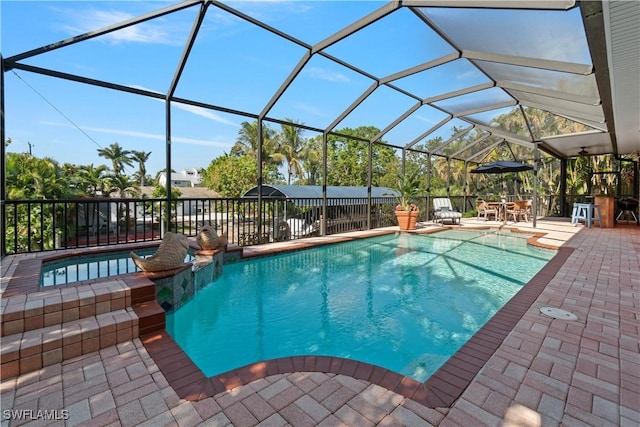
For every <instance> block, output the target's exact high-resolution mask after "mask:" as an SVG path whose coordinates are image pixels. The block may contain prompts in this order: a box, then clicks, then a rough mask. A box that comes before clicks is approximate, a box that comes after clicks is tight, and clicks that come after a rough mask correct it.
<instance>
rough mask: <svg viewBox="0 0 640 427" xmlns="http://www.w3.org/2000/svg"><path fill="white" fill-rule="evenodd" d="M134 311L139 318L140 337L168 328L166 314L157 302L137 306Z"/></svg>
mask: <svg viewBox="0 0 640 427" xmlns="http://www.w3.org/2000/svg"><path fill="white" fill-rule="evenodd" d="M133 310H134V311H135V313H136V315H137V316H138V333H139V336H143V335H146V334H151V333H154V332H159V331H163V330H164V328H165V326H166V313H165V311H164V309H163V308H162V307H160V304H158V303H157V302H156V301H147V302H143V303H140V304H135V305H134V306H133Z"/></svg>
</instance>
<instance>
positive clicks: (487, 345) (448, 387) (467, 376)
mask: <svg viewBox="0 0 640 427" xmlns="http://www.w3.org/2000/svg"><path fill="white" fill-rule="evenodd" d="M440 229H442V228H440ZM541 234H543V233H541ZM572 252H573V249H572V248H567V247H561V248H559V249H558V252H557V253H556V255H555V256H554V257H553V258H552V259H551V260H550V261H549V263H547V265H546V266H545V267H543V268H542V270H540V271H539V272H538V273H537V274H536V275H535V276H534V277H533V278H532V279H531V280H530V281H529V282H528V283H527V284H526V285H525V286H524V287H523V288H522V289H521V290H520V291H519V292H518V293H517V294H516V295H515V296H514V297H513V298H512V299H511V300H510V301H509V302H507V304H506V305H505V306H504V307H502V309H500V310H499V311H498V312H497V313H496V314H495V315H494V316H493V317H492V318H491V319H490V320H489V321H488V322H487V323H486V324H485V325H484V326H483V327H482V328H481V329H480V330H479V331H478V332H477V333H476V334H475V335H474V336H473V337H471V339H470V340H469V341H468V342H467V343H465V344H464V345H463V346H462V347H461V348H460V349H459V350H458V351H457V352H456V353H455V354H454V355H453V356H452V357H451V358H450V359H449V360H448V361H447V362H445V364H444V365H442V366H441V367H440V368H439V369H438V370H437V371H436V372H435V373H434V374H433V375H432V376H431V377H430V378H429V379H428V380H427V381H425V382H423V383H421V382H418V381H416V380H414V379H411V378H409V377H407V376H404V375H401V374H398V373H396V372H393V371H390V370H388V369H385V368H381V367H378V366H374V365H370V364H368V363H363V362H358V361H355V360H350V359H343V358H339V357H328V356H313V355H310V356H292V357H283V358H279V359H272V360H266V361H261V362H258V363H254V364H250V365H247V366H244V367H241V368H238V369H235V370H233V371H229V372H225V373H223V374H220V375H216V376H213V377H210V378H207V377H206V376H205V375H204V373H203V372H202V371H201V370H200V369H199V368H198V367H197V366H196V365H195V364H194V363H193V362H192V361H191V359H190V358H189V357H188V356H187V355H186V354H185V353H184V352H183V351H182V349H180V347H179V346H178V345H177V344H176V343H175V341H174V340H173V338H171V336H170V335H169V334H168V333H167V332H166V331H159V332H156V333H151V334H146V335H141V337H140V339H141V341H142V343H143V344H144V346H145V348H146V349H147V351H148V352H149V354H150V355H151V357H152V358H153V359H154V361H155V362H156V364H157V366H158V368H159V369H160V371H161V372H162V373H163V375H164V376H165V378H166V379H167V381H168V382H169V384H170V385H171V386H172V388H173V389H174V390H175V391H176V393H177V394H178V396H180V397H181V398H183V399H186V400H189V401H199V400H202V399H206V398H208V397H211V396H214V395H216V394H217V393H220V392H224V391H229V390H232V389H234V388H236V387H239V386H242V385H246V384H248V383H250V382H252V381H255V380H258V379H262V378H265V377H267V376H270V375H276V374H287V373H292V372H322V373H329V374H343V375H348V376H351V377H353V378H356V379H361V380H365V381H368V382H370V383H372V384H376V385H379V386H381V387H384V388H386V389H388V390H391V391H393V392H396V393H398V394H401V395H402V396H404V397H406V398H409V399H412V400H414V401H416V402H417V403H420V404H422V405H424V406H426V407H429V408H438V407H449V406H451V405H452V404H453V403H454V402H455V401H456V399H458V397H460V395H461V394H462V392H463V391H464V390H465V389H466V388H467V386H468V385H469V384H470V382H471V381H472V380H473V378H474V377H475V376H476V374H478V372H480V370H481V368H482V367H483V366H484V365H485V363H486V362H487V361H488V360H489V358H490V357H491V356H492V355H493V353H494V352H495V351H496V350H497V349H498V347H499V346H500V345H501V344H502V342H503V341H504V339H505V338H506V337H507V335H508V334H509V333H510V332H511V330H512V329H513V328H514V326H515V325H516V323H517V322H518V321H519V320H520V319H521V318H522V317H523V315H524V314H525V313H526V312H527V311H528V310H529V309H530V308H531V306H532V304H533V303H534V302H535V300H536V299H537V298H538V296H539V295H540V294H541V293H542V291H543V290H544V288H545V287H546V286H547V284H548V283H549V281H550V280H551V279H552V278H553V277H554V276H555V275H556V273H557V272H558V270H559V269H560V267H561V266H562V265H563V264H564V263H565V261H566V260H567V259H568V258H569V256H570V255H571V253H572Z"/></svg>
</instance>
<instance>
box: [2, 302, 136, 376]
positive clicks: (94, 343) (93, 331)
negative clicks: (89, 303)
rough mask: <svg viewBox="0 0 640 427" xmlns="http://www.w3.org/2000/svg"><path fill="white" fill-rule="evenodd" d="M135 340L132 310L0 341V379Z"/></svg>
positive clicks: (134, 318) (109, 313)
mask: <svg viewBox="0 0 640 427" xmlns="http://www.w3.org/2000/svg"><path fill="white" fill-rule="evenodd" d="M138 336H139V332H138V316H137V315H136V313H135V312H134V310H133V309H132V308H123V309H120V310H115V311H110V312H107V313H101V314H96V315H94V316H88V317H84V318H82V319H76V320H72V321H70V322H64V323H60V324H57V325H51V326H47V327H44V328H40V329H34V330H29V331H25V332H21V333H17V334H13V335H8V336H5V337H3V338H2V348H1V350H0V353H1V358H0V359H1V361H2V366H1V367H0V377H1V379H3V380H4V379H6V378H11V377H14V376H16V375H20V374H24V373H26V372H31V371H35V370H38V369H41V368H43V367H45V366H49V365H52V364H54V363H60V362H62V361H63V360H68V359H71V358H74V357H77V356H80V355H83V354H87V353H91V352H94V351H98V350H100V349H102V348H106V347H109V346H112V345H115V344H119V343H122V342H125V341H130V340H131V339H133V338H136V337H138Z"/></svg>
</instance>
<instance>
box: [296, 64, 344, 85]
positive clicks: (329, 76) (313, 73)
mask: <svg viewBox="0 0 640 427" xmlns="http://www.w3.org/2000/svg"><path fill="white" fill-rule="evenodd" d="M304 72H305V74H308V75H309V76H310V77H311V78H314V79H320V80H327V81H329V82H341V83H346V82H349V78H348V77H347V76H345V75H344V74H341V73H336V72H333V71H329V70H326V69H324V68H320V67H309V68H308V69H306V68H305V71H304Z"/></svg>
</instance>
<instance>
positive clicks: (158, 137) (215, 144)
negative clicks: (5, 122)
mask: <svg viewBox="0 0 640 427" xmlns="http://www.w3.org/2000/svg"><path fill="white" fill-rule="evenodd" d="M43 124H45V125H49V126H61V127H73V126H71V125H69V124H66V123H57V122H43ZM78 127H79V128H80V129H82V130H83V131H84V132H98V133H106V134H110V135H124V136H131V137H135V138H144V139H153V140H157V141H164V140H165V139H166V138H165V135H164V134H157V133H149V132H139V131H135V130H126V129H111V128H97V127H91V126H78ZM171 142H172V143H176V142H177V143H182V144H191V145H203V146H207V147H221V148H231V146H232V145H233V143H228V142H218V141H211V140H206V139H195V138H184V137H180V136H174V137H173V138H171Z"/></svg>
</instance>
